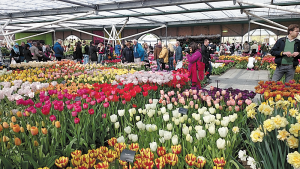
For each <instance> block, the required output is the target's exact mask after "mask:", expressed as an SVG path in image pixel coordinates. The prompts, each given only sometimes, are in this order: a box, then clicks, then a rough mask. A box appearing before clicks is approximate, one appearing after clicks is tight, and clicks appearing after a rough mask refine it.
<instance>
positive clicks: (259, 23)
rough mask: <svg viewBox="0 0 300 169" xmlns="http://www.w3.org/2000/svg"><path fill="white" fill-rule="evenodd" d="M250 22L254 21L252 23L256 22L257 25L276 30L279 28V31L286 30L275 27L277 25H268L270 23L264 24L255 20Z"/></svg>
mask: <svg viewBox="0 0 300 169" xmlns="http://www.w3.org/2000/svg"><path fill="white" fill-rule="evenodd" d="M250 22H251V23H254V24H257V25H261V26H265V27H268V28H272V29H276V30H279V31H282V32H287V30H284V29H280V28H277V27H274V26H270V25H265V24H263V23H259V22H255V21H250Z"/></svg>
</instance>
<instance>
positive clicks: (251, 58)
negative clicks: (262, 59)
mask: <svg viewBox="0 0 300 169" xmlns="http://www.w3.org/2000/svg"><path fill="white" fill-rule="evenodd" d="M254 63H256V60H255V57H254V53H251V55H250V56H249V58H248V64H247V70H250V69H251V70H252V71H253V70H254V69H253V68H254Z"/></svg>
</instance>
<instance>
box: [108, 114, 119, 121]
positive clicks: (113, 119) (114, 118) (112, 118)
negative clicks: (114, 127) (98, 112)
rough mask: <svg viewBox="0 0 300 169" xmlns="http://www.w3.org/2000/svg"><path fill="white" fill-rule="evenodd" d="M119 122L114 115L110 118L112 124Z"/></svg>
mask: <svg viewBox="0 0 300 169" xmlns="http://www.w3.org/2000/svg"><path fill="white" fill-rule="evenodd" d="M117 120H118V116H117V115H115V114H113V115H111V116H110V121H111V122H112V123H115V122H117Z"/></svg>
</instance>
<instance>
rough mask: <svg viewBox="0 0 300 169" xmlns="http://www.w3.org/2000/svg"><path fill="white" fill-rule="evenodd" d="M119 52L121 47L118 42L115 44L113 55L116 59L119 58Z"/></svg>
mask: <svg viewBox="0 0 300 169" xmlns="http://www.w3.org/2000/svg"><path fill="white" fill-rule="evenodd" d="M120 51H121V45H120V42H117V44H116V46H115V54H116V55H117V58H119V57H120V55H121V54H120Z"/></svg>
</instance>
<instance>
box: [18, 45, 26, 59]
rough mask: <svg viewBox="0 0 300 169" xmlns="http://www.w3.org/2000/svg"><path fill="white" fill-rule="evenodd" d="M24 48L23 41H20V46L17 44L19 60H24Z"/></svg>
mask: <svg viewBox="0 0 300 169" xmlns="http://www.w3.org/2000/svg"><path fill="white" fill-rule="evenodd" d="M24 50H25V42H21V46H19V51H20V61H21V62H24V60H25V56H24Z"/></svg>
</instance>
